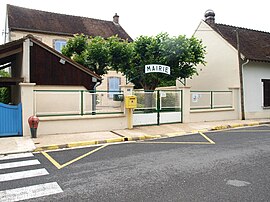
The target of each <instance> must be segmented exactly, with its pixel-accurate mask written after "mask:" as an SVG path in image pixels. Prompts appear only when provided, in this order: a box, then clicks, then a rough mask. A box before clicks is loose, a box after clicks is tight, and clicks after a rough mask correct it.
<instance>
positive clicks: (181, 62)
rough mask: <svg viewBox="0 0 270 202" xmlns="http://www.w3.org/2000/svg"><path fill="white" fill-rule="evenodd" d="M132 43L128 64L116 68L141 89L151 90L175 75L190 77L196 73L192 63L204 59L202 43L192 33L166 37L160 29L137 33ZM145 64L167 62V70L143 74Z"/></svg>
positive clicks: (170, 79)
mask: <svg viewBox="0 0 270 202" xmlns="http://www.w3.org/2000/svg"><path fill="white" fill-rule="evenodd" d="M133 46H134V47H133V50H134V55H133V58H132V64H131V67H128V66H125V69H121V70H120V71H122V72H124V73H125V74H126V75H127V77H128V78H129V80H131V81H132V82H133V83H135V84H136V86H139V87H142V88H144V89H145V90H154V89H155V88H156V87H158V86H166V85H172V84H175V80H176V79H185V78H189V77H192V75H194V74H197V71H196V65H198V64H204V63H205V61H204V56H205V47H204V46H203V45H202V42H201V41H199V40H198V39H196V38H195V37H191V38H187V37H185V36H178V37H169V36H168V34H167V33H161V34H159V35H157V36H154V37H148V36H141V37H139V38H138V39H137V40H135V41H134V44H133ZM147 64H163V65H167V66H170V67H171V74H170V75H167V74H162V73H151V74H145V73H144V68H145V65H147ZM127 68H128V69H127Z"/></svg>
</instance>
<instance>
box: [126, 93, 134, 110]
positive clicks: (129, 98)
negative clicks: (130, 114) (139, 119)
mask: <svg viewBox="0 0 270 202" xmlns="http://www.w3.org/2000/svg"><path fill="white" fill-rule="evenodd" d="M125 107H126V108H127V109H134V108H136V107H137V96H135V95H127V96H125Z"/></svg>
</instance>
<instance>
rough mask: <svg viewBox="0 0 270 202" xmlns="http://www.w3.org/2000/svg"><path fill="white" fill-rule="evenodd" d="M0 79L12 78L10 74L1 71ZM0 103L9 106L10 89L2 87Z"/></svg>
mask: <svg viewBox="0 0 270 202" xmlns="http://www.w3.org/2000/svg"><path fill="white" fill-rule="evenodd" d="M0 77H10V75H9V73H7V72H5V71H3V70H0ZM0 102H2V103H5V104H8V103H10V102H11V95H10V87H0Z"/></svg>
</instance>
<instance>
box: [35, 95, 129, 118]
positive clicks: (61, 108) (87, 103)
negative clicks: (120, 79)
mask: <svg viewBox="0 0 270 202" xmlns="http://www.w3.org/2000/svg"><path fill="white" fill-rule="evenodd" d="M114 94H123V92H122V91H91V90H90V91H88V90H34V102H35V109H34V111H35V114H36V115H37V116H39V117H46V116H74V115H80V116H84V115H98V114H122V113H124V111H123V109H122V107H121V101H114V99H113V96H112V95H114Z"/></svg>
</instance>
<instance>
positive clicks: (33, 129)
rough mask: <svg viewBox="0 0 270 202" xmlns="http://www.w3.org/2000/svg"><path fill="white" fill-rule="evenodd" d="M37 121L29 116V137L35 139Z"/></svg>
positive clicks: (36, 118)
mask: <svg viewBox="0 0 270 202" xmlns="http://www.w3.org/2000/svg"><path fill="white" fill-rule="evenodd" d="M38 123H39V119H38V117H36V116H30V117H29V118H28V124H29V127H30V130H31V137H32V138H36V137H37V127H38Z"/></svg>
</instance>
